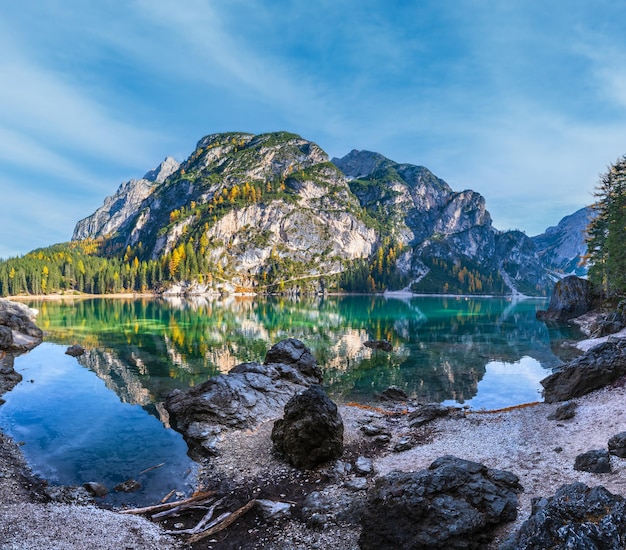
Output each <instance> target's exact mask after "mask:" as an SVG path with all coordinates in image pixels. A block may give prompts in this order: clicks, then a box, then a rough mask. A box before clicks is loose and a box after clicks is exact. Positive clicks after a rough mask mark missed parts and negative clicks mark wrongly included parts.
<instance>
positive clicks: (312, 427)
mask: <svg viewBox="0 0 626 550" xmlns="http://www.w3.org/2000/svg"><path fill="white" fill-rule="evenodd" d="M272 442H273V443H274V449H275V450H276V451H277V452H278V453H280V454H282V455H283V456H284V457H285V458H286V459H287V461H288V462H289V463H290V464H292V465H293V466H295V467H296V468H301V469H311V468H315V467H316V466H318V465H319V464H323V463H324V462H328V461H329V460H336V459H338V458H339V457H340V456H341V455H342V453H343V421H342V419H341V415H340V414H339V411H338V410H337V405H335V403H333V402H332V401H331V400H330V399H329V397H328V396H327V395H326V392H324V390H323V389H322V387H321V386H318V385H313V386H311V387H310V388H309V389H307V390H305V391H304V392H302V393H300V394H298V395H294V396H293V397H292V398H291V399H290V400H289V401H288V402H287V404H286V405H285V416H284V417H283V418H280V419H278V420H277V421H276V422H274V428H273V429H272Z"/></svg>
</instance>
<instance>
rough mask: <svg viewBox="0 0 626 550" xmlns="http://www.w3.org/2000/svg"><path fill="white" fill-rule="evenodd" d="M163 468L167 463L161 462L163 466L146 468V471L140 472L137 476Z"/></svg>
mask: <svg viewBox="0 0 626 550" xmlns="http://www.w3.org/2000/svg"><path fill="white" fill-rule="evenodd" d="M161 466H165V462H161V464H157V465H156V466H150V468H146V469H145V470H143V471H141V472H139V473H138V474H137V475H138V476H140V475H141V474H145V473H146V472H149V471H150V470H156V469H157V468H160V467H161Z"/></svg>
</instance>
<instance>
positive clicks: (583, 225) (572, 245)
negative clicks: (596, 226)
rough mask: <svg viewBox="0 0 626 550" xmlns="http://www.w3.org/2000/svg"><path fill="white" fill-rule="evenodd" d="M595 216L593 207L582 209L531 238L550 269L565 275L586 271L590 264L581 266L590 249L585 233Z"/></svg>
mask: <svg viewBox="0 0 626 550" xmlns="http://www.w3.org/2000/svg"><path fill="white" fill-rule="evenodd" d="M594 215H595V214H594V211H593V208H592V207H591V206H588V207H586V208H581V209H580V210H577V211H576V212H574V213H573V214H570V215H569V216H565V217H564V218H563V219H562V220H561V221H560V222H559V223H558V224H557V225H556V226H554V227H549V228H548V229H546V230H545V232H544V233H542V234H541V235H536V236H534V237H531V239H532V241H533V243H535V246H536V247H537V249H538V251H539V255H540V257H541V260H542V261H543V263H544V264H545V265H546V267H547V268H548V269H552V270H554V271H556V272H558V273H560V274H565V275H569V274H574V275H578V276H585V275H586V274H587V267H586V266H582V265H581V260H582V258H583V256H584V255H585V254H586V252H587V245H586V244H585V232H586V230H587V226H588V225H589V222H590V221H591V220H592V219H593V218H594Z"/></svg>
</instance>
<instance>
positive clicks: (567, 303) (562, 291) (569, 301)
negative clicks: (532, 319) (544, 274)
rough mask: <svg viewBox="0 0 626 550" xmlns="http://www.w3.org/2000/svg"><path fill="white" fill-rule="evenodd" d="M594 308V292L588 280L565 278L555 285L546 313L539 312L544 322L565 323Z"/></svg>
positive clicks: (572, 276)
mask: <svg viewBox="0 0 626 550" xmlns="http://www.w3.org/2000/svg"><path fill="white" fill-rule="evenodd" d="M592 306H593V291H592V286H591V283H590V282H589V281H588V280H587V279H581V278H580V277H576V275H570V276H568V277H564V278H563V279H561V280H560V281H558V282H557V283H556V284H555V285H554V289H553V290H552V296H551V297H550V303H549V305H548V309H547V310H546V311H538V312H537V318H538V319H541V320H543V321H556V322H563V321H568V320H569V319H573V318H574V317H579V316H580V315H583V314H585V313H587V312H588V311H589V310H590V309H591V308H592Z"/></svg>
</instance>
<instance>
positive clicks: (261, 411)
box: [165, 338, 322, 456]
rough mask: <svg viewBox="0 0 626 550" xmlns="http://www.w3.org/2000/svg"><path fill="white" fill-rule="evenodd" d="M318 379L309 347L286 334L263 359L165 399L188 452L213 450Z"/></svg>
mask: <svg viewBox="0 0 626 550" xmlns="http://www.w3.org/2000/svg"><path fill="white" fill-rule="evenodd" d="M321 381H322V373H321V369H320V368H319V367H318V366H317V363H316V361H315V359H314V357H313V356H312V355H311V352H310V351H309V349H308V348H307V347H306V346H305V345H304V344H303V343H302V342H300V341H299V340H296V339H293V338H290V339H288V340H283V341H281V342H278V343H277V344H275V345H274V346H273V347H272V348H271V349H270V350H269V351H268V352H267V355H266V357H265V363H264V364H260V363H242V364H240V365H237V366H236V367H234V368H233V369H231V371H230V372H229V373H228V374H220V375H218V376H214V377H213V378H211V379H210V380H207V381H206V382H204V383H203V384H200V385H199V386H196V387H195V388H192V389H191V390H189V391H186V392H183V391H181V390H174V391H173V392H172V393H170V394H169V395H168V396H167V398H166V400H165V408H166V409H167V411H168V412H169V414H170V422H171V425H172V427H173V428H174V429H176V430H178V431H179V432H181V433H182V434H183V436H184V437H185V440H186V441H187V444H188V445H189V450H190V454H191V455H197V456H210V455H213V454H215V453H217V444H218V442H219V439H220V434H222V432H224V431H225V430H229V429H245V428H251V427H253V426H256V425H257V424H258V423H260V422H263V421H266V420H270V419H273V418H277V417H279V416H280V414H281V412H282V408H283V407H284V406H285V404H286V403H287V402H288V401H289V399H291V397H292V396H293V395H295V394H296V393H298V392H301V391H303V390H305V389H306V388H308V387H309V386H310V385H312V384H319V383H320V382H321Z"/></svg>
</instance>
